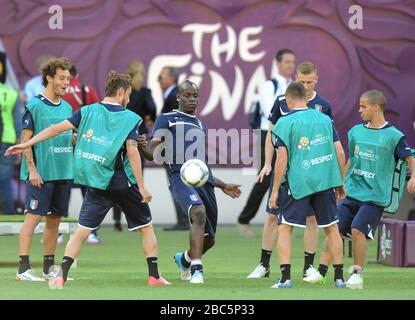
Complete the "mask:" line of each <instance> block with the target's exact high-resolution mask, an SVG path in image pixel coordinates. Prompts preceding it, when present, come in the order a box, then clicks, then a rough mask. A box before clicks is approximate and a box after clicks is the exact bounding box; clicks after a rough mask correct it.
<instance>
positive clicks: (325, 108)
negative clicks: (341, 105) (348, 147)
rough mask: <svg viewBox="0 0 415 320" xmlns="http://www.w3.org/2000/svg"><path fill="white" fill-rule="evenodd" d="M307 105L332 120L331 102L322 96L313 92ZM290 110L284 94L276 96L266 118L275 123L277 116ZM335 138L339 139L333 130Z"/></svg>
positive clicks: (279, 116)
mask: <svg viewBox="0 0 415 320" xmlns="http://www.w3.org/2000/svg"><path fill="white" fill-rule="evenodd" d="M307 107H309V108H313V109H315V110H317V111H320V112H322V113H324V114H325V115H327V116H329V117H330V119H332V120H333V113H332V111H331V104H330V102H328V101H327V100H326V99H324V98H323V97H322V96H320V95H318V94H317V93H316V92H314V95H313V97H312V98H311V99H310V100H309V101H308V102H307ZM289 112H290V110H289V109H288V106H287V101H286V100H285V95H280V96H278V97H277V98H276V99H275V101H274V104H273V106H272V109H271V112H270V113H269V117H268V120H269V121H270V122H271V123H272V124H273V125H275V124H276V123H277V121H278V119H279V118H281V117H282V116H285V115H287V114H288V113H289ZM335 137H336V140H335V141H338V140H340V137H339V134H338V132H337V131H335Z"/></svg>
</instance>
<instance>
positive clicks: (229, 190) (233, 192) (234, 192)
mask: <svg viewBox="0 0 415 320" xmlns="http://www.w3.org/2000/svg"><path fill="white" fill-rule="evenodd" d="M240 186H241V185H240V184H232V183H228V184H226V185H225V186H224V187H223V189H222V191H223V192H224V193H226V194H227V195H228V196H230V197H231V198H233V199H236V198H239V196H240V195H241V189H239V187H240Z"/></svg>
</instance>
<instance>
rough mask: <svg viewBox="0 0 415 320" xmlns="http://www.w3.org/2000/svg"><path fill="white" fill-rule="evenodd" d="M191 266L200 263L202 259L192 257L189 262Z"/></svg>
mask: <svg viewBox="0 0 415 320" xmlns="http://www.w3.org/2000/svg"><path fill="white" fill-rule="evenodd" d="M190 265H191V266H195V265H202V260H201V259H192V262H191V263H190Z"/></svg>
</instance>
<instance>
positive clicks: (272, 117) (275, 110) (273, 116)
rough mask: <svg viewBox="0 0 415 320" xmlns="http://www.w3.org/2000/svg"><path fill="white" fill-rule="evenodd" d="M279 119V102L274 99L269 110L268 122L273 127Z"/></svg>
mask: <svg viewBox="0 0 415 320" xmlns="http://www.w3.org/2000/svg"><path fill="white" fill-rule="evenodd" d="M280 117H281V111H280V100H279V99H278V98H277V99H275V101H274V104H273V106H272V108H271V112H270V114H269V117H268V120H269V121H270V122H271V123H272V124H274V125H275V124H276V123H277V121H278V119H279V118H280Z"/></svg>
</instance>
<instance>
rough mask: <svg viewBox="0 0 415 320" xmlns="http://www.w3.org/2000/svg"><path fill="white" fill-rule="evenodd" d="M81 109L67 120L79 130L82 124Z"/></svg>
mask: <svg viewBox="0 0 415 320" xmlns="http://www.w3.org/2000/svg"><path fill="white" fill-rule="evenodd" d="M81 118H82V114H81V109H78V110H76V111H75V112H74V113H73V114H72V115H71V116H70V117H69V118H68V119H67V120H68V121H69V122H70V123H71V124H72V125H73V126H74V127H75V128H78V127H79V124H80V123H81Z"/></svg>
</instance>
